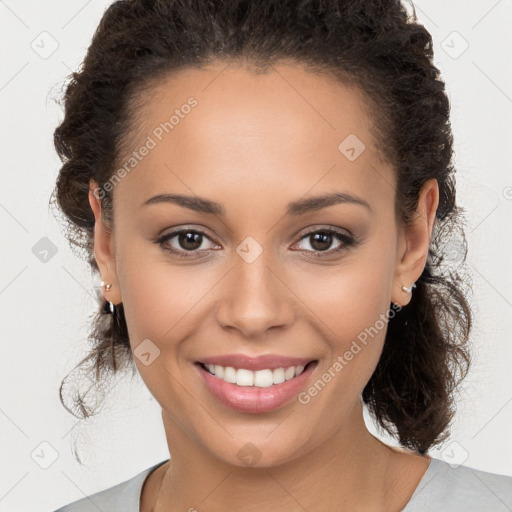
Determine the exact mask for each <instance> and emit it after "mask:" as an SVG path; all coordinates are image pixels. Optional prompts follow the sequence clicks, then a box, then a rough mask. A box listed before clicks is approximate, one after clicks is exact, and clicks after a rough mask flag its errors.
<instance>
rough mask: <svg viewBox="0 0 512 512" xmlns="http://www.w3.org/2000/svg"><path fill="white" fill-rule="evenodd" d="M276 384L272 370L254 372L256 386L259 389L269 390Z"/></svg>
mask: <svg viewBox="0 0 512 512" xmlns="http://www.w3.org/2000/svg"><path fill="white" fill-rule="evenodd" d="M272 384H274V374H273V373H272V370H258V371H257V372H254V385H255V386H257V387H259V388H268V387H269V386H272Z"/></svg>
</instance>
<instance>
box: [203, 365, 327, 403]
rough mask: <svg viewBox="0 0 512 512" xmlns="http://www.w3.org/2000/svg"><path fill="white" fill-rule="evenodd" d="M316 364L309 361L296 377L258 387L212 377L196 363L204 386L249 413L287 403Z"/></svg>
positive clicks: (303, 383)
mask: <svg viewBox="0 0 512 512" xmlns="http://www.w3.org/2000/svg"><path fill="white" fill-rule="evenodd" d="M316 365H317V362H316V361H315V362H313V363H310V364H309V366H308V367H307V368H306V369H305V370H304V371H303V372H302V373H301V374H300V375H299V376H298V377H293V379H290V380H287V381H285V382H282V383H281V384H273V385H272V386H269V387H266V388H259V387H257V386H238V385H237V384H231V383H230V382H226V381H224V380H222V379H219V378H217V377H214V376H213V375H212V374H211V373H210V372H208V371H207V370H205V369H204V368H203V367H202V366H201V365H200V364H197V363H196V367H197V368H198V371H199V373H200V374H201V377H202V378H203V380H204V382H205V384H206V387H207V388H208V389H209V390H210V391H211V392H212V394H213V395H214V396H216V397H217V399H218V400H220V402H222V403H223V404H224V405H227V406H228V407H231V408H232V409H236V410H237V411H241V412H249V413H259V412H267V411H272V410H274V409H277V408H278V407H281V406H282V405H284V404H285V403H287V402H288V401H289V400H291V399H292V398H293V397H294V396H296V395H297V394H298V393H299V392H300V390H301V388H302V387H304V385H305V383H306V381H307V379H308V377H309V376H310V375H311V373H312V372H313V370H314V368H315V367H316Z"/></svg>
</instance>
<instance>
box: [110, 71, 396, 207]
mask: <svg viewBox="0 0 512 512" xmlns="http://www.w3.org/2000/svg"><path fill="white" fill-rule="evenodd" d="M192 105H193V106H192ZM134 119H136V123H135V125H134V127H133V128H132V129H133V132H132V133H133V136H132V137H131V143H130V145H129V147H128V151H127V152H126V154H125V155H124V158H123V159H122V160H121V161H120V162H119V163H120V165H122V164H123V163H126V162H127V161H128V159H129V158H130V154H132V153H133V152H134V151H135V152H138V153H141V151H140V150H141V148H142V146H144V145H146V146H148V147H150V150H149V151H142V152H144V154H145V155H144V156H143V157H142V158H140V157H139V158H138V160H137V163H136V165H134V166H133V167H131V168H130V172H129V173H127V177H126V178H125V179H123V180H122V183H121V184H120V185H119V186H118V187H116V189H125V192H126V193H128V194H130V195H131V196H132V198H133V200H138V202H139V203H140V200H142V198H144V197H145V198H147V197H148V196H150V195H151V194H157V193H162V192H170V191H171V189H172V190H174V191H176V190H177V189H178V190H180V191H182V192H185V193H190V192H191V191H192V192H193V193H194V194H197V195H201V196H205V197H212V198H219V197H226V196H227V195H229V191H230V190H232V191H233V192H234V193H235V194H237V196H238V197H239V195H240V193H243V191H248V190H249V191H251V194H252V196H251V197H253V199H254V198H255V194H259V193H261V194H265V193H266V192H270V191H271V190H273V189H275V188H276V187H277V188H280V189H281V190H282V192H289V195H290V196H293V197H294V198H296V197H297V196H298V197H300V196H303V195H305V194H306V193H307V192H308V189H311V188H313V187H316V189H318V191H326V190H328V189H330V188H333V187H338V188H340V186H341V185H342V186H343V188H345V189H350V190H351V191H352V192H354V193H357V194H360V195H366V196H368V195H369V194H372V193H373V192H375V189H376V187H379V186H380V187H382V185H383V184H387V186H388V187H389V184H390V182H391V181H392V177H391V176H390V170H389V169H388V170H386V169H385V167H386V166H385V164H384V162H383V160H382V158H381V155H380V154H379V152H378V150H377V147H376V144H375V142H376V141H375V138H374V135H373V122H374V120H373V116H372V114H371V113H370V110H369V108H368V101H366V100H365V95H364V94H363V93H362V92H361V91H360V90H359V89H357V88H355V87H348V86H345V85H342V84H341V83H340V82H338V81H336V80H334V79H333V78H331V77H330V76H328V75H318V74H314V73H312V72H309V71H307V70H305V68H303V67H302V66H300V65H297V64H279V65H275V66H273V67H271V68H269V70H268V71H267V72H265V73H255V72H254V71H252V70H250V69H247V68H245V67H243V66H240V65H233V64H230V65H228V64H226V63H218V64H212V65H210V66H208V67H206V68H202V69H186V70H182V71H180V72H178V73H176V74H175V75H173V76H172V77H169V78H166V79H161V80H160V81H159V82H158V83H157V84H156V85H154V86H153V87H152V88H151V89H149V90H148V91H147V92H146V93H145V94H144V96H143V97H141V98H139V107H138V109H137V115H136V116H135V117H134ZM354 157H355V158H354ZM166 187H167V188H169V189H170V190H164V189H165V188H166Z"/></svg>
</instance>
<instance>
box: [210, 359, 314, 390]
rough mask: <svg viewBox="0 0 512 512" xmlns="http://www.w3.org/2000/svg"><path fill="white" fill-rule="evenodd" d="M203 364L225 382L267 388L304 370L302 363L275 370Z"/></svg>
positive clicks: (296, 375)
mask: <svg viewBox="0 0 512 512" xmlns="http://www.w3.org/2000/svg"><path fill="white" fill-rule="evenodd" d="M205 366H206V367H207V368H208V371H209V372H210V373H211V374H212V375H215V377H217V378H218V379H221V380H223V381H225V382H229V383H231V384H236V385H238V386H256V387H258V388H268V387H270V386H272V385H274V384H281V383H283V382H285V381H287V380H290V379H293V378H294V377H298V376H299V375H300V374H301V373H302V372H303V371H304V366H302V365H300V366H290V367H288V368H276V369H275V370H270V369H266V370H257V371H254V372H253V371H251V370H246V369H245V368H239V369H238V370H236V369H235V368H233V367H232V366H226V367H224V366H220V365H218V364H216V365H213V364H207V365H205Z"/></svg>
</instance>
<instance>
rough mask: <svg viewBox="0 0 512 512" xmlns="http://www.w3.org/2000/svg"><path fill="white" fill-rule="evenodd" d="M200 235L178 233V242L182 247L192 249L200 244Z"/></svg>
mask: <svg viewBox="0 0 512 512" xmlns="http://www.w3.org/2000/svg"><path fill="white" fill-rule="evenodd" d="M201 237H202V235H201V234H200V233H191V232H188V233H180V234H179V243H180V245H181V247H183V248H184V249H186V250H189V251H193V250H195V249H198V248H199V247H200V246H201Z"/></svg>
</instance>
